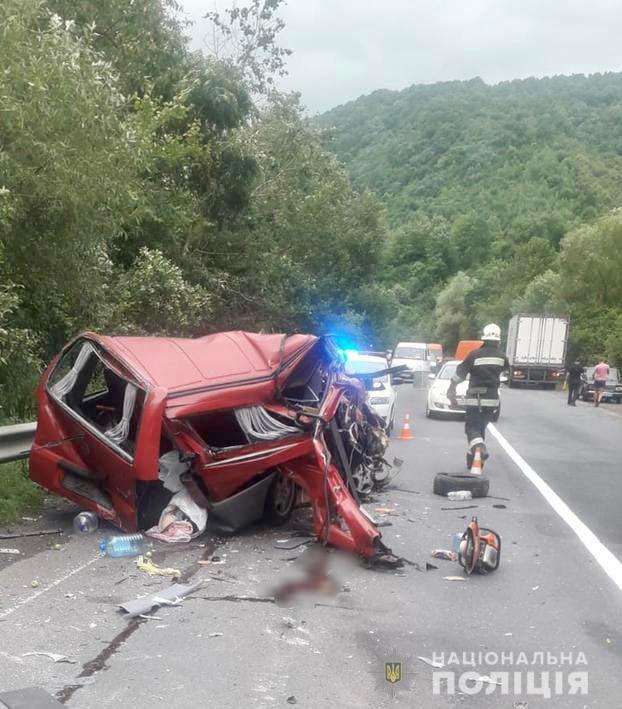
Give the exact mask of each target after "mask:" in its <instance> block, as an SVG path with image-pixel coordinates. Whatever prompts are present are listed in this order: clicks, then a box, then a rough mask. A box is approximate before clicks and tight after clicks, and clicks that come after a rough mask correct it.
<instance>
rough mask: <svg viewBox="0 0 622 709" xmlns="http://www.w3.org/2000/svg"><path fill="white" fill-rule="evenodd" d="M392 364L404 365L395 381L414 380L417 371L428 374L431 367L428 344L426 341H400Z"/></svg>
mask: <svg viewBox="0 0 622 709" xmlns="http://www.w3.org/2000/svg"><path fill="white" fill-rule="evenodd" d="M391 366H392V367H399V366H403V367H404V369H403V371H402V372H401V373H400V374H399V375H396V376H395V379H394V381H396V382H398V381H413V380H414V379H415V374H416V373H417V372H423V373H424V374H427V373H428V372H429V371H430V368H431V362H430V355H429V352H428V346H427V345H426V343H425V342H400V343H398V345H397V347H396V348H395V350H394V351H393V356H392V358H391Z"/></svg>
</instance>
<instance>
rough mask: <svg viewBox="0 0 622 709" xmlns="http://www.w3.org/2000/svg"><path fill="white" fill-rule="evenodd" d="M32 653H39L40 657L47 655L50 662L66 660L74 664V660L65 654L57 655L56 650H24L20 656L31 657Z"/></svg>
mask: <svg viewBox="0 0 622 709" xmlns="http://www.w3.org/2000/svg"><path fill="white" fill-rule="evenodd" d="M33 655H41V657H47V658H48V659H50V660H52V662H67V663H69V664H70V665H75V664H76V660H72V659H71V658H69V657H67V655H59V654H58V653H56V652H43V651H41V652H24V653H22V657H31V656H33Z"/></svg>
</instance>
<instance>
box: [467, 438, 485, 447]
mask: <svg viewBox="0 0 622 709" xmlns="http://www.w3.org/2000/svg"><path fill="white" fill-rule="evenodd" d="M483 442H484V439H483V438H482V437H481V436H477V437H476V438H472V439H471V440H470V441H469V443H468V445H469V448H473V446H476V445H477V444H478V443H483Z"/></svg>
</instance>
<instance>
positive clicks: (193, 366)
mask: <svg viewBox="0 0 622 709" xmlns="http://www.w3.org/2000/svg"><path fill="white" fill-rule="evenodd" d="M342 365H343V362H342V359H341V357H340V355H339V353H338V351H337V350H336V348H335V346H334V345H333V343H332V341H331V340H330V339H328V338H324V337H315V336H312V335H291V336H287V335H260V334H254V333H248V332H223V333H217V334H213V335H208V336H206V337H201V338H197V339H181V338H165V337H108V336H101V335H96V334H94V333H90V332H87V333H84V334H81V335H79V336H78V337H76V338H75V339H73V340H72V341H71V342H69V343H68V344H67V346H66V347H65V348H64V349H63V350H62V352H61V353H60V354H59V355H58V356H57V357H56V358H55V359H54V360H53V362H52V363H51V364H50V365H49V367H48V368H47V370H46V371H45V373H44V375H43V378H42V380H41V383H40V385H39V388H38V390H37V403H38V423H37V433H36V438H35V442H34V445H33V448H32V452H31V455H30V477H31V478H32V480H34V481H35V482H36V483H38V484H39V485H42V486H43V487H45V488H47V489H48V490H51V491H53V492H55V493H57V494H59V495H62V496H64V497H66V498H68V499H70V500H73V501H74V502H76V503H77V504H79V505H81V506H82V507H83V508H85V509H90V510H93V511H95V512H96V513H97V514H98V515H99V516H100V517H101V518H103V519H106V520H109V521H110V522H112V523H114V524H116V525H118V526H119V527H121V528H122V529H124V530H126V531H135V530H136V529H147V528H149V527H150V526H151V525H153V524H156V523H157V522H158V519H159V518H160V515H161V514H162V511H163V510H164V509H165V508H166V506H167V505H168V504H169V502H170V500H171V497H172V492H171V490H175V489H178V490H181V491H182V492H183V494H184V495H186V496H189V498H191V500H192V504H194V505H196V506H198V507H199V508H201V509H202V510H206V511H207V516H208V517H209V519H210V520H211V521H212V522H213V523H215V524H216V525H217V526H219V527H220V528H221V530H224V531H229V532H233V531H235V530H237V529H239V528H241V527H242V526H244V525H247V524H250V523H252V522H254V521H256V520H258V519H259V518H260V517H262V516H267V517H268V518H269V519H271V520H272V521H273V522H275V523H280V522H284V521H285V520H286V519H287V518H288V517H289V514H290V513H291V510H292V508H293V507H294V505H295V502H296V500H297V499H298V498H299V493H300V491H302V492H303V493H304V496H305V497H306V498H307V499H308V500H309V501H310V503H311V507H312V514H313V523H314V531H315V534H316V535H317V537H318V539H319V540H321V541H323V542H326V543H330V544H333V545H335V546H337V547H340V548H342V549H345V550H348V551H352V552H355V553H357V554H360V555H361V556H363V557H365V558H367V559H370V560H375V561H378V562H381V563H387V564H398V565H399V564H400V563H401V560H400V559H398V558H396V557H395V556H393V554H392V553H391V551H390V549H388V548H387V547H386V546H385V545H384V544H383V542H382V541H381V535H380V532H379V531H378V529H377V527H376V526H375V524H374V523H373V521H372V520H371V519H370V518H369V517H368V516H367V515H366V514H365V513H364V511H363V510H362V509H361V507H360V505H359V502H358V495H357V491H356V488H357V485H356V481H357V480H361V479H362V478H365V477H366V476H370V475H371V476H372V477H373V476H374V475H375V474H376V473H378V471H379V470H380V469H381V468H382V466H383V465H384V461H383V454H384V452H385V450H386V447H387V445H388V438H387V436H386V433H385V431H384V427H383V424H382V421H381V420H380V419H378V417H376V416H375V415H374V414H373V412H372V411H371V410H370V409H368V408H367V406H366V404H365V391H364V389H363V387H362V386H361V385H360V384H359V383H358V382H357V381H355V380H352V379H349V378H348V377H346V376H345V374H344V373H343V369H342ZM171 458H172V459H173V461H174V464H173V465H172V466H171V465H170V461H171ZM165 460H166V461H168V463H169V464H168V465H164V464H163V461H165ZM169 473H171V474H172V475H173V476H174V478H175V480H174V482H175V484H176V486H177V488H176V487H175V486H172V485H170V484H168V483H170V479H169V480H168V481H167V479H166V476H167V475H168V474H169Z"/></svg>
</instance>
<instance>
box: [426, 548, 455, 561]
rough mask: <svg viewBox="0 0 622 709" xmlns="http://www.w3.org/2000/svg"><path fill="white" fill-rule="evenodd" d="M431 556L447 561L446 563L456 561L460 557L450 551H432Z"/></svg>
mask: <svg viewBox="0 0 622 709" xmlns="http://www.w3.org/2000/svg"><path fill="white" fill-rule="evenodd" d="M430 556H431V557H433V558H434V559H445V560H446V561H456V560H457V559H458V555H457V554H456V552H455V551H451V550H449V549H432V551H431V552H430Z"/></svg>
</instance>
